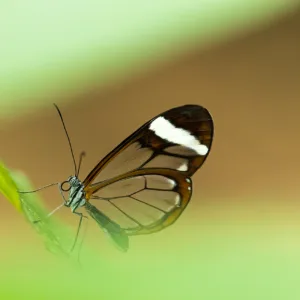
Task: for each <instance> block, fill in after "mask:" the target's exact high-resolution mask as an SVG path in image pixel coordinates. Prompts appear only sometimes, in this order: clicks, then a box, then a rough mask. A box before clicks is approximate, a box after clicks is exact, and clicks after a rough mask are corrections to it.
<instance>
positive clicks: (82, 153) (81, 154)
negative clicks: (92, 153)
mask: <svg viewBox="0 0 300 300" xmlns="http://www.w3.org/2000/svg"><path fill="white" fill-rule="evenodd" d="M84 157H85V152H84V151H82V152H81V153H80V156H79V163H78V169H77V173H76V177H78V175H79V171H80V167H81V162H82V159H83V158H84Z"/></svg>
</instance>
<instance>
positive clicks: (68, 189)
mask: <svg viewBox="0 0 300 300" xmlns="http://www.w3.org/2000/svg"><path fill="white" fill-rule="evenodd" d="M66 184H67V185H68V187H67V188H64V185H66ZM60 188H61V190H62V191H63V192H68V191H70V189H71V184H70V182H69V181H68V180H66V181H64V182H62V183H61V185H60Z"/></svg>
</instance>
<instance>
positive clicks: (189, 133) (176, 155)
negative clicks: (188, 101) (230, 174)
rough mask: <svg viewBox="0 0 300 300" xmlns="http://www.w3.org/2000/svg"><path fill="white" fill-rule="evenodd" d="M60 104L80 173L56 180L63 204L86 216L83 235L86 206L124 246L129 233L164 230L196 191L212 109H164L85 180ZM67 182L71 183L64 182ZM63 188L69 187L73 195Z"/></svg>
mask: <svg viewBox="0 0 300 300" xmlns="http://www.w3.org/2000/svg"><path fill="white" fill-rule="evenodd" d="M54 105H55V104H54ZM55 107H56V109H57V111H58V113H59V116H60V118H61V121H62V124H63V126H64V129H65V132H66V135H67V138H68V142H69V145H70V149H71V153H72V158H73V161H74V166H75V175H74V176H70V177H69V178H68V179H67V180H66V181H64V182H62V183H55V184H57V185H58V187H59V190H60V193H61V195H62V197H63V199H64V203H63V204H62V205H61V206H67V207H70V208H71V211H72V212H73V213H75V214H77V215H79V216H80V223H79V226H78V231H77V236H78V232H79V229H80V225H81V221H82V218H83V217H84V216H83V214H82V213H79V212H77V209H78V208H80V207H84V208H85V210H86V212H87V213H88V214H89V215H90V216H91V217H92V218H93V219H94V220H95V221H96V222H97V223H98V225H99V226H100V227H101V228H102V229H103V230H104V231H105V232H106V233H107V234H108V236H109V237H110V238H111V239H112V240H113V241H114V242H115V244H116V246H117V247H118V248H119V249H120V250H122V251H127V249H128V247H129V239H128V236H131V235H139V234H149V233H154V232H157V231H160V230H162V229H164V228H166V227H168V226H170V225H171V224H173V223H174V222H175V221H176V220H177V219H178V217H179V216H180V215H181V213H182V212H183V211H184V209H185V208H186V206H187V204H188V203H189V201H190V198H191V196H192V180H191V178H190V177H191V176H192V175H193V174H194V173H195V172H196V171H197V169H199V168H200V167H201V166H202V164H203V163H204V161H205V160H206V158H207V156H208V154H209V152H210V149H211V145H212V140H213V132H214V126H213V120H212V117H211V115H210V113H209V112H208V110H207V109H205V108H204V107H202V106H199V105H184V106H180V107H176V108H172V109H170V110H168V111H165V112H163V113H161V114H159V115H158V116H156V117H154V118H153V119H151V120H150V121H148V122H147V123H145V124H144V125H143V126H141V127H140V128H139V129H137V130H136V131H135V132H134V133H133V134H131V135H130V136H129V137H128V138H126V139H125V140H124V141H123V142H122V143H120V144H119V145H118V146H117V147H116V148H115V149H114V150H113V151H111V152H110V153H109V154H108V155H107V156H105V157H104V158H103V159H102V160H101V161H100V162H99V163H98V164H97V165H96V166H95V167H94V169H93V170H92V171H91V172H90V173H89V174H88V175H87V177H86V178H85V179H84V180H83V181H80V179H79V178H78V173H79V168H80V163H81V159H82V157H83V153H82V154H81V156H80V162H79V167H78V168H77V166H76V162H75V158H74V153H73V150H72V146H71V142H70V138H69V135H68V133H67V130H66V127H65V124H64V121H63V118H62V115H61V112H60V110H59V108H58V107H57V106H56V105H55ZM55 184H51V185H55ZM65 184H68V185H69V186H68V188H64V185H65ZM51 185H48V186H51ZM48 186H46V187H48ZM43 188H45V187H43ZM43 188H40V189H43ZM40 189H38V190H40ZM36 191H37V190H36ZM63 192H69V196H68V199H65V197H64V194H63ZM26 193H28V192H26ZM61 206H60V207H61ZM60 207H59V208H60ZM51 214H52V213H50V215H51ZM77 236H76V239H77ZM76 239H75V243H76Z"/></svg>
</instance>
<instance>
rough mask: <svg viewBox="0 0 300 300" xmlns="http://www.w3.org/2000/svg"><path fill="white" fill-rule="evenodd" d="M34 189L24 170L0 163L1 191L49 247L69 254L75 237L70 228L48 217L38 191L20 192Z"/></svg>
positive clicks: (56, 251) (60, 252) (54, 251)
mask: <svg viewBox="0 0 300 300" xmlns="http://www.w3.org/2000/svg"><path fill="white" fill-rule="evenodd" d="M18 190H20V191H30V190H33V188H32V186H31V184H30V182H29V180H28V179H27V177H26V176H25V175H24V174H23V173H22V172H17V171H9V170H8V169H7V168H6V167H5V166H4V164H3V163H0V192H1V193H2V194H3V195H4V196H5V197H6V198H7V200H8V201H9V202H10V203H12V204H13V206H14V207H15V208H16V210H17V211H19V212H21V213H22V214H23V216H24V217H25V219H26V220H27V221H28V222H29V223H30V224H31V225H32V227H33V228H34V229H35V230H36V231H37V232H38V233H39V234H40V235H41V236H42V237H43V239H44V242H45V245H46V247H47V249H48V250H49V251H51V252H53V253H56V254H63V255H68V254H69V251H70V248H71V246H72V242H73V241H72V240H71V239H70V237H72V238H74V236H73V235H71V234H70V232H69V228H68V227H67V226H66V225H65V224H61V223H60V222H59V221H58V220H57V219H56V218H55V217H54V216H51V218H48V217H47V214H48V211H47V209H46V208H45V205H44V204H43V201H42V200H41V199H40V197H38V195H37V193H28V194H20V193H18Z"/></svg>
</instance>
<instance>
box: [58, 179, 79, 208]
mask: <svg viewBox="0 0 300 300" xmlns="http://www.w3.org/2000/svg"><path fill="white" fill-rule="evenodd" d="M65 184H68V185H69V186H68V187H67V188H65V187H64V185H65ZM83 189H84V186H83V184H82V182H81V181H80V180H79V179H78V177H77V176H70V177H69V178H68V179H67V180H66V181H64V182H63V183H62V184H61V190H62V191H63V192H69V197H68V200H67V201H66V203H65V206H67V207H71V209H72V212H74V211H75V210H76V209H77V208H78V207H81V206H83V205H84V204H85V192H84V190H83Z"/></svg>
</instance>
